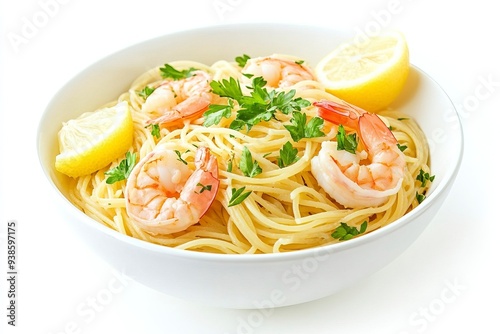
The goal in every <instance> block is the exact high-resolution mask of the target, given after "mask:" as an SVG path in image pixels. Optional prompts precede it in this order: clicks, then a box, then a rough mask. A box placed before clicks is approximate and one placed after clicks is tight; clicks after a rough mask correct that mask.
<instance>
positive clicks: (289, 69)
mask: <svg viewBox="0 0 500 334" xmlns="http://www.w3.org/2000/svg"><path fill="white" fill-rule="evenodd" d="M242 73H244V74H252V75H253V77H263V78H264V80H266V81H267V85H266V86H267V87H271V88H287V87H290V86H293V85H295V84H296V83H298V82H300V81H303V80H315V77H314V74H313V71H312V70H311V69H310V68H309V67H307V66H306V65H304V64H299V62H296V61H293V60H292V59H288V58H285V57H284V56H278V55H272V56H268V57H259V58H252V59H249V60H248V61H247V63H246V65H245V67H244V68H243V70H242ZM253 77H252V78H253ZM242 80H244V81H245V80H247V81H249V80H252V79H251V78H250V79H249V78H247V77H246V76H245V75H244V76H243V77H242Z"/></svg>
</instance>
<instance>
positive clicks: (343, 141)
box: [337, 125, 359, 154]
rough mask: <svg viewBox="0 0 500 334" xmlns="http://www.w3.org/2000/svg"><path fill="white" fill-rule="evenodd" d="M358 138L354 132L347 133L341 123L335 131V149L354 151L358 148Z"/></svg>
mask: <svg viewBox="0 0 500 334" xmlns="http://www.w3.org/2000/svg"><path fill="white" fill-rule="evenodd" d="M358 142H359V141H358V138H357V137H356V134H355V133H352V134H349V135H347V134H346V132H345V129H344V127H343V126H342V125H339V128H338V133H337V150H339V151H341V150H345V151H347V152H350V153H353V154H354V153H356V149H357V148H358Z"/></svg>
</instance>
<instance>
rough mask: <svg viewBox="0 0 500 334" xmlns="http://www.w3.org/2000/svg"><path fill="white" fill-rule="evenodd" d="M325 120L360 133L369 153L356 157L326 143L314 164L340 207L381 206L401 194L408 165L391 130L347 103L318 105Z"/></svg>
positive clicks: (317, 172)
mask: <svg viewBox="0 0 500 334" xmlns="http://www.w3.org/2000/svg"><path fill="white" fill-rule="evenodd" d="M314 105H315V106H316V107H318V114H319V116H320V117H322V118H323V119H325V120H327V121H330V122H332V123H335V124H343V125H345V126H347V127H349V128H351V129H354V130H356V132H357V133H358V135H359V138H360V139H361V142H362V144H363V146H364V148H365V149H366V151H361V152H356V153H355V154H353V153H350V152H347V151H345V150H338V149H337V142H335V141H325V142H323V143H322V145H321V149H320V151H319V154H318V155H317V156H316V157H314V158H313V159H312V160H311V171H312V173H313V175H314V177H315V178H316V180H317V181H318V183H319V185H320V186H321V187H322V188H323V189H324V190H325V191H326V192H327V193H328V194H329V195H330V196H331V197H332V198H333V199H335V200H336V201H337V202H338V203H340V204H342V205H344V206H345V207H350V208H360V207H370V206H378V205H381V204H383V203H385V202H386V201H387V200H388V198H389V196H390V195H393V194H395V193H397V192H398V191H399V189H400V187H401V184H402V182H403V176H404V171H405V168H406V161H405V157H404V155H403V153H402V152H401V150H400V149H399V147H398V146H397V140H396V138H395V137H394V135H393V134H392V132H391V130H389V128H388V127H387V126H386V125H385V123H384V122H383V121H382V120H381V119H380V118H379V117H378V116H377V115H376V114H372V113H368V112H366V111H364V110H363V109H361V108H358V107H356V106H353V105H350V104H348V103H346V102H343V103H337V102H332V101H320V102H316V103H314Z"/></svg>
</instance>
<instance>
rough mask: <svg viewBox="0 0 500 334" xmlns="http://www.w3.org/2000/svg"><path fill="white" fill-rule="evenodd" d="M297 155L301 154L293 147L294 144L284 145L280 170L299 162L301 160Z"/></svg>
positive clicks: (280, 159)
mask: <svg viewBox="0 0 500 334" xmlns="http://www.w3.org/2000/svg"><path fill="white" fill-rule="evenodd" d="M297 153H299V150H298V149H296V148H295V147H293V145H292V143H290V142H289V141H287V142H286V144H285V145H283V148H282V149H281V150H280V156H279V158H278V166H279V167H280V168H284V167H287V166H290V165H291V164H293V163H295V162H297V161H298V160H299V157H298V156H297Z"/></svg>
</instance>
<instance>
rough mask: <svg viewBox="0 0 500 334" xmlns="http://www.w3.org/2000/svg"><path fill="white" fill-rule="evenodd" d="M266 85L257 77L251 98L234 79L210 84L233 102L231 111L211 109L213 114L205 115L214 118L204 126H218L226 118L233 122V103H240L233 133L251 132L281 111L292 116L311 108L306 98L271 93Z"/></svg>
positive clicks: (289, 93) (253, 82)
mask: <svg viewBox="0 0 500 334" xmlns="http://www.w3.org/2000/svg"><path fill="white" fill-rule="evenodd" d="M265 85H266V81H265V80H264V79H263V78H262V77H255V78H253V80H252V85H251V86H250V87H248V88H249V89H250V95H243V92H242V90H241V86H240V83H239V82H238V81H237V80H236V79H234V78H232V77H231V78H229V79H223V80H221V81H212V82H211V83H210V87H211V88H212V92H213V93H214V94H217V95H219V96H221V97H227V98H229V102H228V108H223V107H222V106H218V107H214V108H215V109H210V107H209V111H207V112H205V114H204V116H205V117H207V116H210V115H212V114H214V115H213V117H211V118H210V120H209V121H206V122H204V125H205V126H210V125H213V124H217V123H218V122H220V120H221V119H222V117H226V118H229V117H230V113H229V110H231V109H233V108H234V104H233V102H232V101H236V102H237V103H238V105H239V110H237V112H236V119H235V120H234V121H233V122H232V123H231V124H230V126H229V127H230V128H231V129H233V130H241V129H243V128H245V127H246V128H247V130H250V129H251V128H252V126H254V125H256V124H258V123H259V122H262V121H265V122H267V121H269V120H271V119H272V118H274V117H275V114H276V112H278V111H281V112H282V113H284V114H289V113H291V112H294V111H300V110H301V108H304V107H307V106H309V105H310V104H311V103H310V102H309V101H308V100H305V99H303V98H300V97H299V98H294V96H295V91H294V90H291V91H289V92H286V93H285V92H277V91H275V90H271V91H268V90H267V88H266V87H265Z"/></svg>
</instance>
